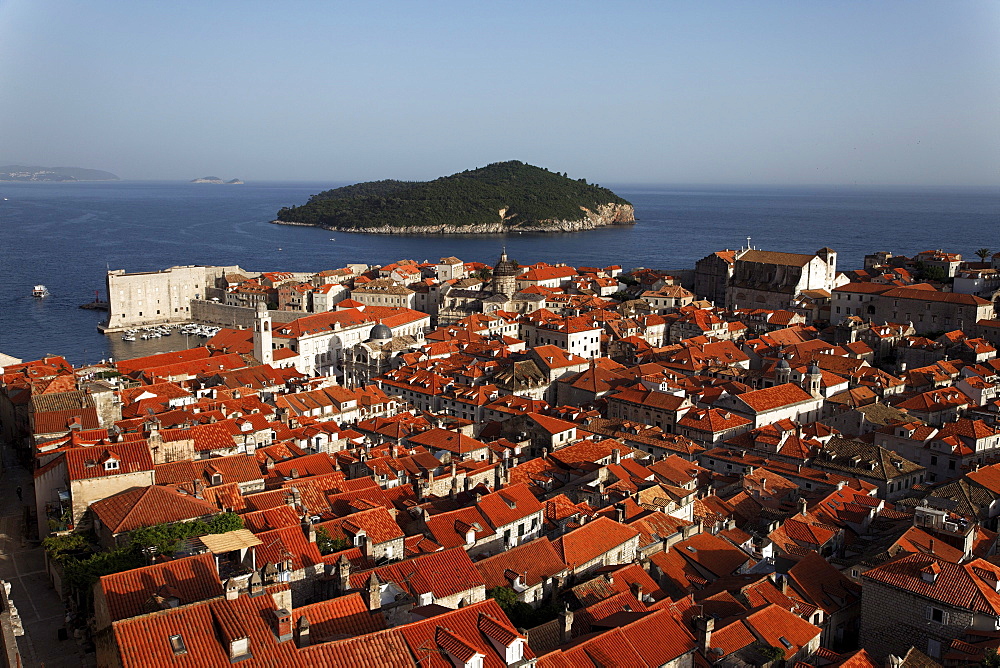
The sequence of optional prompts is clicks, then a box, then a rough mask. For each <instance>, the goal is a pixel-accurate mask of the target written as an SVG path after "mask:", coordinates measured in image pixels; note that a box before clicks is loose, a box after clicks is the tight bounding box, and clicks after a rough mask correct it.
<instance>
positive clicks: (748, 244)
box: [747, 235, 750, 250]
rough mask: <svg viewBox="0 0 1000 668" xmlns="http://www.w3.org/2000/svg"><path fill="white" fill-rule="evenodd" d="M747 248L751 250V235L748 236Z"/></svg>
mask: <svg viewBox="0 0 1000 668" xmlns="http://www.w3.org/2000/svg"><path fill="white" fill-rule="evenodd" d="M747 250H750V236H749V235H748V236H747Z"/></svg>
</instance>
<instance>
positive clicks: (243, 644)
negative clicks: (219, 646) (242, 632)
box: [229, 638, 250, 661]
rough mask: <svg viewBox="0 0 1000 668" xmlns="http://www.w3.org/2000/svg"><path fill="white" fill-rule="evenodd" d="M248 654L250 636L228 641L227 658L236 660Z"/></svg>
mask: <svg viewBox="0 0 1000 668" xmlns="http://www.w3.org/2000/svg"><path fill="white" fill-rule="evenodd" d="M249 654H250V638H237V639H235V640H233V641H232V642H231V643H229V660H230V661H236V660H237V659H242V658H243V657H245V656H248V655H249Z"/></svg>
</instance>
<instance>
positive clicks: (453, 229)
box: [271, 204, 636, 234]
mask: <svg viewBox="0 0 1000 668" xmlns="http://www.w3.org/2000/svg"><path fill="white" fill-rule="evenodd" d="M581 208H582V207H581ZM583 210H584V211H585V212H586V215H585V217H584V218H582V219H581V220H546V221H541V222H536V223H523V224H518V223H514V222H509V219H504V220H500V221H498V222H495V223H476V224H474V225H412V226H408V227H393V226H391V225H384V226H382V227H336V226H327V225H312V224H310V223H297V222H289V221H284V220H272V221H271V223H273V224H275V225H295V226H299V227H322V228H323V229H326V230H331V231H334V232H356V233H358V234H508V233H510V232H551V233H557V232H582V231H584V230H593V229H596V228H598V227H608V226H611V225H634V224H635V222H636V220H635V208H634V207H633V206H632V205H630V204H603V205H601V206H600V207H598V209H597V211H591V210H589V209H583Z"/></svg>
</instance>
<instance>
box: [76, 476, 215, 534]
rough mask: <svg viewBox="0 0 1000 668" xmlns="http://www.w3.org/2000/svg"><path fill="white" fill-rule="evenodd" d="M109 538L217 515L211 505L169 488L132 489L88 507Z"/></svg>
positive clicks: (154, 486)
mask: <svg viewBox="0 0 1000 668" xmlns="http://www.w3.org/2000/svg"><path fill="white" fill-rule="evenodd" d="M90 509H91V510H92V511H93V512H94V516H95V517H96V518H97V519H99V520H100V521H101V523H102V524H104V526H105V527H107V528H108V530H109V531H111V533H112V534H118V533H125V532H128V531H132V530H134V529H138V528H140V527H148V526H153V525H156V524H166V523H170V522H183V521H184V520H191V519H196V518H199V517H205V516H208V515H215V514H217V513H218V512H219V510H218V508H216V507H215V506H214V505H213V504H211V503H209V502H208V501H204V500H202V499H198V498H195V497H193V496H190V495H188V494H181V493H180V492H178V491H176V490H174V489H171V488H169V487H160V486H158V485H150V486H149V487H133V488H132V489H128V490H125V491H124V492H120V493H118V494H115V495H114V496H109V497H107V498H105V499H101V500H100V501H95V502H94V503H92V504H91V505H90Z"/></svg>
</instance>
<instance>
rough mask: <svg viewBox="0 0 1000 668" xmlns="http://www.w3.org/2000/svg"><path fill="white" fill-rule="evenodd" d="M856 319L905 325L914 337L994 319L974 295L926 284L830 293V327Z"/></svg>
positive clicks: (863, 286)
mask: <svg viewBox="0 0 1000 668" xmlns="http://www.w3.org/2000/svg"><path fill="white" fill-rule="evenodd" d="M852 316H859V317H861V318H863V319H864V320H867V321H871V322H893V323H908V324H909V326H910V327H913V328H914V329H915V330H916V332H917V334H925V333H928V332H940V331H949V330H952V329H963V330H964V329H965V328H966V327H969V328H972V327H974V326H975V325H976V323H978V322H979V321H981V320H990V319H992V318H993V317H995V311H994V307H993V303H992V302H990V301H988V300H986V299H983V298H981V297H977V296H975V295H966V294H959V293H956V292H940V291H938V290H935V289H934V288H933V287H931V286H930V285H927V284H921V285H915V286H908V287H895V286H891V285H881V284H878V283H848V284H846V285H842V286H840V287H837V288H835V289H834V290H833V298H832V303H831V308H830V324H832V325H838V324H840V322H841V321H842V320H844V319H847V318H851V317H852Z"/></svg>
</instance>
